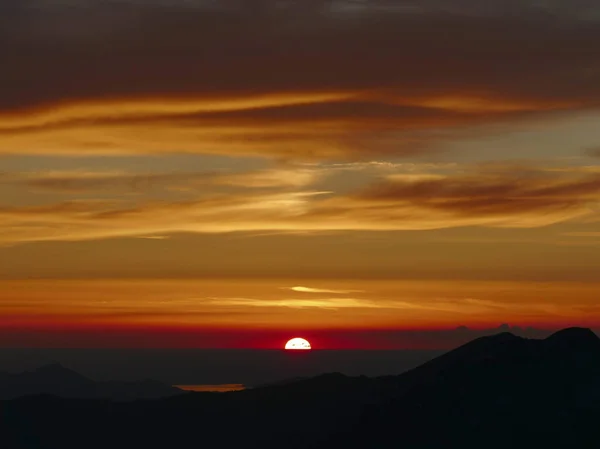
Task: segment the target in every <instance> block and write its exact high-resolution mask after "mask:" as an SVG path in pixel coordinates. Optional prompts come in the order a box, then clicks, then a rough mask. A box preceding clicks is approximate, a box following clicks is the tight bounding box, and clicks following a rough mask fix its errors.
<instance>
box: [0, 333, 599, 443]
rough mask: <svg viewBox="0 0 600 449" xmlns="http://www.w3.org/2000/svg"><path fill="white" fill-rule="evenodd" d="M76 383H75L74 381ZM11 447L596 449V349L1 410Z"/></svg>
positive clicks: (509, 350) (511, 351) (592, 345)
mask: <svg viewBox="0 0 600 449" xmlns="http://www.w3.org/2000/svg"><path fill="white" fill-rule="evenodd" d="M69 375H70V374H69ZM0 418H1V419H0V435H2V438H3V440H2V441H3V443H6V444H8V445H6V444H5V445H4V446H3V447H7V448H10V449H12V448H15V449H20V448H34V447H35V448H66V449H68V448H80V447H82V446H85V447H86V448H106V447H111V448H117V449H118V448H131V447H142V448H164V447H176V448H180V447H218V448H225V449H226V448H238V447H244V448H261V449H270V448H273V449H274V448H278V449H279V448H296V449H300V448H322V449H331V448H343V449H348V448H350V449H353V448H356V449H358V448H377V449H379V448H408V449H439V448H444V449H454V448H457V449H459V448H460V449H475V448H477V449H496V448H502V449H506V448H511V449H515V448H516V449H521V448H523V449H524V448H528V449H529V448H536V449H537V448H540V449H547V448H569V449H578V448H592V447H594V448H595V447H597V446H598V441H600V429H599V427H600V426H598V422H600V340H599V339H598V337H597V336H596V335H595V334H593V333H592V332H591V331H588V330H586V329H566V330H564V331H561V332H558V333H556V334H554V335H552V336H551V337H549V338H547V339H545V340H528V339H524V338H520V337H517V336H514V335H512V334H508V333H503V334H499V335H495V336H491V337H485V338H481V339H478V340H474V341H472V342H470V343H468V344H466V345H464V346H461V347H460V348H457V349H456V350H454V351H451V352H449V353H447V354H445V355H443V356H441V357H439V358H437V359H434V360H432V361H431V362H428V363H426V364H424V365H422V366H420V367H418V368H416V369H414V370H412V371H410V372H407V373H404V374H402V375H399V376H385V377H380V378H367V377H348V376H345V375H343V374H340V373H330V374H325V375H321V376H317V377H314V378H309V379H300V380H298V381H296V382H291V383H283V384H275V385H266V386H264V387H260V388H254V389H249V390H245V391H239V392H231V393H222V394H217V393H188V394H184V395H179V396H174V397H171V398H167V399H162V400H151V401H147V400H146V401H136V402H130V403H115V402H110V401H91V400H73V399H60V398H56V397H27V398H22V399H18V400H13V401H5V402H3V403H0Z"/></svg>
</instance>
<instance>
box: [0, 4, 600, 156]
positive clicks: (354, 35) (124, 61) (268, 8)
mask: <svg viewBox="0 0 600 449" xmlns="http://www.w3.org/2000/svg"><path fill="white" fill-rule="evenodd" d="M250 3H252V6H251V7H250ZM308 3H310V4H308ZM308 3H307V2H278V1H275V0H267V1H261V2H260V4H258V3H257V2H243V1H242V2H239V1H226V2H219V3H218V5H220V6H219V7H215V2H179V1H178V2H168V3H167V2H144V3H142V2H134V1H128V2H127V1H123V2H111V4H110V5H106V4H105V3H104V2H85V3H84V2H81V3H77V2H74V3H73V2H71V3H69V4H64V3H62V2H52V1H42V2H40V1H37V2H23V1H20V2H16V1H15V0H9V1H6V2H3V4H2V6H1V8H2V10H0V17H2V18H1V19H0V29H1V30H2V31H0V52H1V53H2V54H3V70H2V73H1V74H0V142H1V143H0V153H16V154H21V153H38V154H39V153H63V154H64V153H67V154H87V153H100V154H122V153H168V152H199V153H225V154H258V155H267V156H277V157H281V156H284V157H295V158H298V157H301V158H313V159H314V158H341V157H349V156H350V157H364V155H365V154H373V153H377V152H378V153H384V154H400V155H403V154H413V153H414V152H416V151H419V150H420V149H422V147H423V145H426V144H428V143H431V140H432V139H434V137H433V136H432V135H431V134H426V135H424V134H423V133H422V132H420V131H421V130H423V129H431V128H436V129H439V128H447V127H456V126H466V125H477V124H480V123H487V122H490V121H492V122H494V121H504V120H509V119H515V118H523V117H531V116H536V114H539V113H547V112H549V111H557V110H559V111H565V110H581V109H589V108H596V107H598V106H599V105H600V88H599V87H598V83H597V78H598V74H600V62H599V61H598V58H597V54H598V52H599V51H600V25H599V22H598V21H597V20H596V19H595V17H597V13H596V12H595V9H594V8H593V7H590V6H589V5H588V4H587V3H585V2H575V4H571V3H570V5H569V8H567V9H565V8H564V7H562V6H561V5H559V4H558V3H555V2H551V3H550V2H544V5H541V6H540V5H539V2H519V3H518V4H517V2H508V3H507V2H502V1H500V0H495V1H489V2H484V3H485V4H484V5H482V4H481V3H480V2H479V3H475V2H471V1H466V2H460V4H458V5H457V4H455V5H451V6H449V5H447V2H439V1H427V2H418V3H417V2H410V1H385V2H384V1H379V2H343V1H342V2H340V1H336V2H327V1H315V2H308ZM301 4H302V5H301ZM211 5H212V6H211ZM434 140H435V139H434Z"/></svg>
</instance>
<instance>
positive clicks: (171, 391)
mask: <svg viewBox="0 0 600 449" xmlns="http://www.w3.org/2000/svg"><path fill="white" fill-rule="evenodd" d="M182 393H183V391H182V390H180V389H178V388H174V387H171V386H168V385H165V384H162V383H160V382H156V381H152V380H144V381H141V382H95V381H93V380H91V379H88V378H87V377H85V376H82V375H81V374H79V373H76V372H75V371H73V370H71V369H69V368H66V367H64V366H62V365H60V364H58V363H55V364H51V365H46V366H42V367H40V368H38V369H36V370H34V371H26V372H23V373H18V374H12V373H0V399H14V398H18V397H21V396H28V395H53V396H60V397H64V398H84V399H92V398H104V399H113V400H135V399H157V398H164V397H169V396H173V395H175V394H182Z"/></svg>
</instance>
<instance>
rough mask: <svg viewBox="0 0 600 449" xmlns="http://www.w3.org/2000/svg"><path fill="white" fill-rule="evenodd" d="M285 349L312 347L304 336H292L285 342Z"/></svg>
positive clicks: (303, 349)
mask: <svg viewBox="0 0 600 449" xmlns="http://www.w3.org/2000/svg"><path fill="white" fill-rule="evenodd" d="M285 349H287V350H292V351H297V350H300V351H306V350H309V349H312V348H311V346H310V343H309V342H308V340H305V339H304V338H292V339H291V340H290V341H288V342H287V343H286V344H285Z"/></svg>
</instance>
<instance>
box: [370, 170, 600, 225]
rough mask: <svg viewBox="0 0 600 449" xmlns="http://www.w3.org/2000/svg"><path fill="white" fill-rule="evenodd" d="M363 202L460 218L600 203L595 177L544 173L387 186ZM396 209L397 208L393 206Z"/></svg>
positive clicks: (396, 182) (375, 189) (546, 211)
mask: <svg viewBox="0 0 600 449" xmlns="http://www.w3.org/2000/svg"><path fill="white" fill-rule="evenodd" d="M360 198H362V199H363V200H366V201H369V202H370V203H373V202H375V203H377V202H380V203H384V204H385V203H389V202H391V203H392V204H393V203H403V204H411V205H415V206H418V207H421V208H427V209H432V210H437V211H444V212H449V213H452V214H455V215H458V216H479V217H485V216H511V215H513V216H516V215H519V214H521V213H525V212H527V213H532V212H533V213H539V214H540V216H543V215H544V214H549V213H556V212H559V211H561V210H562V211H565V212H567V211H569V210H577V209H579V210H581V208H582V207H585V205H586V204H590V203H592V202H597V201H598V200H599V199H600V176H599V175H597V174H592V175H584V176H576V177H565V176H556V174H552V173H548V172H544V171H539V172H536V171H519V170H516V171H510V170H506V171H504V172H503V173H500V174H499V173H494V172H492V173H491V174H487V173H485V172H481V173H478V174H468V173H467V174H462V175H458V176H452V177H440V178H437V179H435V178H434V179H427V178H425V179H422V180H416V181H415V180H407V181H405V180H402V178H398V179H395V180H390V181H386V182H383V183H380V184H378V185H375V186H373V187H371V188H369V189H368V190H367V191H366V192H365V193H363V194H362V195H361V196H360ZM392 207H393V206H392Z"/></svg>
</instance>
